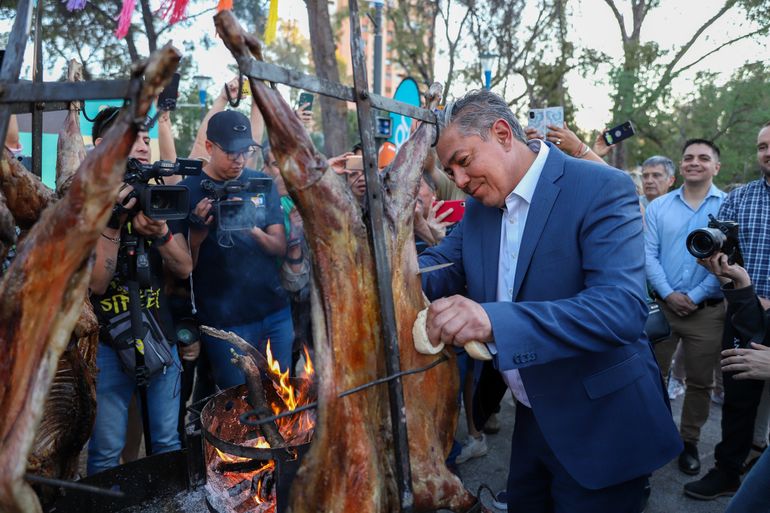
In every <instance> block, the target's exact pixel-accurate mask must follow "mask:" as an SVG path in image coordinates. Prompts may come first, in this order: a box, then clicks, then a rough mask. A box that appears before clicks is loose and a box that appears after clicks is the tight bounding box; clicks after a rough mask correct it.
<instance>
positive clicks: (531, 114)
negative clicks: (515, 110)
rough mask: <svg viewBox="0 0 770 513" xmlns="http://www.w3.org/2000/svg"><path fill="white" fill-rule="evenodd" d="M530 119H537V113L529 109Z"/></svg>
mask: <svg viewBox="0 0 770 513" xmlns="http://www.w3.org/2000/svg"><path fill="white" fill-rule="evenodd" d="M529 119H535V113H534V112H532V111H529Z"/></svg>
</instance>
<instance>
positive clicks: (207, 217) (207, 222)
mask: <svg viewBox="0 0 770 513" xmlns="http://www.w3.org/2000/svg"><path fill="white" fill-rule="evenodd" d="M213 203H214V200H213V199H211V198H203V199H202V200H200V201H199V202H198V204H197V205H195V208H194V209H193V212H192V213H193V214H194V215H196V216H198V218H199V219H202V220H203V226H201V225H199V224H194V223H190V241H189V242H190V247H191V248H197V247H200V245H201V244H203V241H204V240H206V237H208V235H209V226H211V223H213V222H214V216H213V215H212V214H211V208H212V207H211V205H212V204H213Z"/></svg>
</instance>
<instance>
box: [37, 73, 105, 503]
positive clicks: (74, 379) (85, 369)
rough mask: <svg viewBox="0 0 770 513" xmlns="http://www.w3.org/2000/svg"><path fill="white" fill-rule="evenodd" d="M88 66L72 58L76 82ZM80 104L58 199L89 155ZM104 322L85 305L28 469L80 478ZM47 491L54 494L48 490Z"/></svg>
mask: <svg viewBox="0 0 770 513" xmlns="http://www.w3.org/2000/svg"><path fill="white" fill-rule="evenodd" d="M82 69H83V66H82V65H81V64H80V63H78V62H77V61H75V60H71V61H70V63H69V69H68V80H69V81H70V82H74V81H79V80H81V74H82ZM79 107H80V103H79V102H72V103H70V106H69V110H68V112H67V116H66V117H65V119H64V123H63V125H62V128H61V129H60V130H59V139H58V143H57V152H56V195H57V196H58V197H62V196H64V195H65V194H66V192H67V190H68V189H69V187H70V185H71V184H72V180H73V179H74V178H75V175H76V173H77V170H78V168H79V167H80V164H81V163H82V162H83V160H84V159H85V157H86V149H85V145H84V144H83V135H82V134H81V132H80V112H79ZM98 343H99V323H98V322H97V320H96V315H95V314H94V310H93V307H92V306H91V302H90V301H89V300H88V297H87V296H86V295H84V297H83V306H82V310H81V312H80V317H79V318H78V321H77V323H76V325H75V329H74V330H73V332H72V335H71V336H70V341H69V343H68V344H67V348H66V349H65V350H64V353H63V354H62V355H61V357H60V358H59V363H58V365H57V368H56V374H54V377H53V381H52V382H51V387H50V390H49V392H48V397H47V398H46V403H45V408H44V410H45V415H44V416H43V418H42V419H41V421H40V425H39V426H38V430H37V433H36V435H35V440H34V442H33V444H32V450H31V451H30V455H29V461H28V464H27V471H28V472H31V473H33V474H36V475H41V476H45V477H52V478H57V479H73V478H74V477H76V474H77V468H78V457H79V455H80V452H81V450H82V449H83V446H84V445H85V443H86V442H87V441H88V438H89V437H90V435H91V430H92V429H93V425H94V419H95V418H96V349H97V345H98ZM40 491H41V492H50V491H51V489H50V488H43V489H41V490H40Z"/></svg>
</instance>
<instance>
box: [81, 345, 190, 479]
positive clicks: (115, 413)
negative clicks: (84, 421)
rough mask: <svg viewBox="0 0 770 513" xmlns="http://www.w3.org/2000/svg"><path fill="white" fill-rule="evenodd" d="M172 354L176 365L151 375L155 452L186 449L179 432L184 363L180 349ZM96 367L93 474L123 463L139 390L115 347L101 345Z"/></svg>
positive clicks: (149, 396) (149, 394) (90, 464)
mask: <svg viewBox="0 0 770 513" xmlns="http://www.w3.org/2000/svg"><path fill="white" fill-rule="evenodd" d="M171 354H172V356H173V357H174V365H172V366H171V367H168V368H167V369H166V372H165V373H158V374H156V375H155V376H153V377H152V378H150V385H149V386H148V387H147V408H148V411H149V416H150V436H151V438H152V453H153V454H156V453H161V452H168V451H175V450H177V449H181V448H182V444H181V443H180V441H179V432H178V431H177V424H178V422H179V386H180V384H179V382H180V370H181V364H180V363H179V355H178V354H177V351H176V348H172V351H171ZM96 367H97V368H98V369H99V374H97V376H96V422H94V431H93V433H92V434H91V440H90V441H89V443H88V474H89V475H91V474H95V473H97V472H101V471H103V470H107V469H110V468H112V467H116V466H118V465H119V464H120V453H121V451H122V450H123V446H124V445H125V442H126V423H127V421H128V405H129V403H130V402H131V397H132V396H133V395H134V392H136V381H135V379H134V378H133V377H132V376H129V375H128V374H126V373H125V372H124V371H123V369H122V367H121V365H120V359H119V358H118V355H117V353H116V352H115V350H114V349H112V348H111V347H108V346H106V345H104V344H101V343H100V344H99V347H98V349H97V351H96ZM138 399H139V398H138V397H137V400H138ZM140 408H141V406H140ZM140 411H141V410H140Z"/></svg>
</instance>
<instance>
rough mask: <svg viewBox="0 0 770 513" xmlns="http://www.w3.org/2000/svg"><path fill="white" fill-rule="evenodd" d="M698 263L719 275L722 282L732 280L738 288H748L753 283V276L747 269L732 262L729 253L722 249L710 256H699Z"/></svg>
mask: <svg viewBox="0 0 770 513" xmlns="http://www.w3.org/2000/svg"><path fill="white" fill-rule="evenodd" d="M698 263H699V264H700V265H702V266H703V267H705V268H706V269H708V271H709V272H710V273H712V274H714V275H715V276H717V277H718V278H719V279H720V281H721V282H722V283H727V282H729V281H732V282H733V284H734V287H735V288H736V289H742V288H746V287H748V286H749V285H751V278H749V273H747V272H746V269H744V268H743V267H741V266H740V265H738V264H730V263H728V261H727V255H725V254H724V253H722V252H721V251H720V252H718V253H715V254H713V255H711V256H710V257H709V258H699V259H698Z"/></svg>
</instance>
